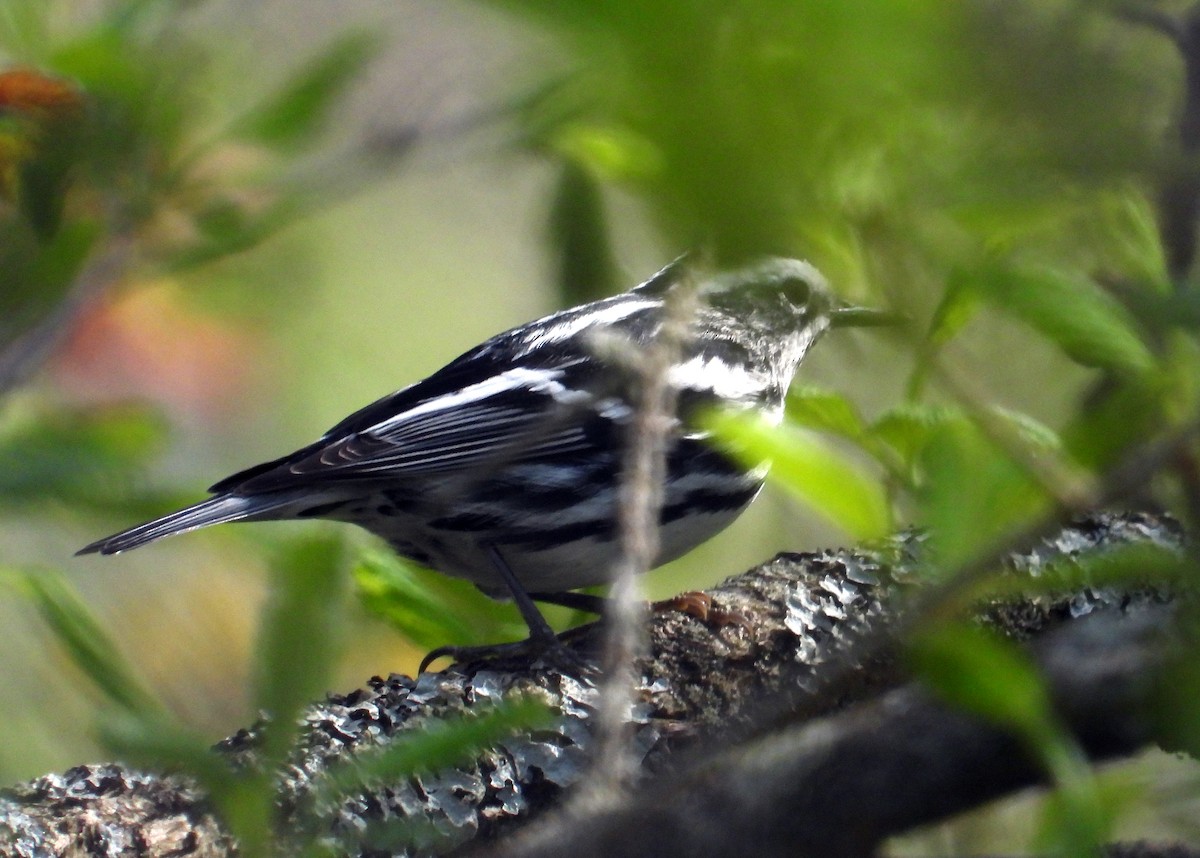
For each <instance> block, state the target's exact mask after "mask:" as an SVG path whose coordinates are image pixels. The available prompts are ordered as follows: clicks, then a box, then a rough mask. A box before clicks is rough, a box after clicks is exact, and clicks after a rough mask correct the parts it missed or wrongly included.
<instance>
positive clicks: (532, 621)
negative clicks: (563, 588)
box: [417, 545, 595, 673]
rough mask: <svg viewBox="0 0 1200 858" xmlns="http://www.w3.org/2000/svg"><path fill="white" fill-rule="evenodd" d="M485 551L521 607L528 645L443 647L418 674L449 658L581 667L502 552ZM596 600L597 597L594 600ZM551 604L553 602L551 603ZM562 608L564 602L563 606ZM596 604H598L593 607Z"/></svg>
mask: <svg viewBox="0 0 1200 858" xmlns="http://www.w3.org/2000/svg"><path fill="white" fill-rule="evenodd" d="M484 551H486V552H487V555H488V557H489V558H491V561H492V565H493V566H494V567H495V568H496V572H498V573H499V575H500V579H501V580H502V581H503V582H504V586H505V587H507V588H508V592H509V594H511V595H512V598H513V601H514V602H515V603H516V605H517V610H519V611H520V612H521V617H522V618H523V619H524V620H525V625H527V626H529V638H528V639H527V640H524V641H519V642H517V643H511V644H491V645H483V646H441V647H438V648H437V649H435V650H432V651H431V652H430V653H429V654H428V655H426V656H425V658H424V659H422V661H421V665H420V667H419V668H418V669H417V672H418V673H423V672H424V671H425V668H427V667H428V666H429V665H430V664H431V663H432V662H433V661H434V660H435V659H439V658H442V657H443V656H448V657H450V658H453V659H454V660H455V661H456V662H463V661H470V660H474V659H481V658H488V657H496V656H515V655H526V656H534V657H536V656H539V655H543V654H547V653H549V654H553V655H554V656H555V657H556V659H557V660H559V661H563V662H566V663H568V664H569V665H570V666H572V667H579V666H580V660H579V659H578V658H577V657H576V656H575V655H574V654H573V653H571V652H570V651H569V650H568V649H567V648H566V647H565V646H564V645H563V643H562V641H560V640H559V639H558V635H556V634H555V633H554V629H552V628H550V624H549V623H548V622H546V618H545V617H543V616H542V612H541V611H539V610H538V607H537V605H535V604H534V601H533V597H531V596H530V594H529V593H528V592H527V591H526V590H525V588H524V587H522V586H521V582H520V581H518V580H517V576H516V575H515V574H513V571H512V569H510V568H509V565H508V563H507V562H505V560H504V558H503V557H502V556H501V554H500V551H499V549H497V548H496V546H494V545H485V546H484ZM550 595H552V596H575V595H577V596H580V597H581V600H582V599H587V598H589V597H587V596H586V595H585V594H582V593H552V594H550ZM592 598H595V597H592ZM547 601H553V600H552V599H551V600H547ZM559 604H561V602H560V603H559ZM591 604H593V606H594V604H595V603H591Z"/></svg>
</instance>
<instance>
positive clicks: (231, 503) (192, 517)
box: [75, 494, 296, 555]
mask: <svg viewBox="0 0 1200 858" xmlns="http://www.w3.org/2000/svg"><path fill="white" fill-rule="evenodd" d="M295 500H296V499H295V498H294V497H291V496H289V495H258V496H250V497H244V496H239V495H234V494H225V495H217V496H216V497H212V498H209V499H208V500H206V501H201V502H200V503H198V504H193V505H192V506H189V507H185V508H184V509H181V510H177V511H176V512H173V513H171V514H170V515H164V516H163V517H162V518H156V519H154V521H148V522H146V523H145V524H139V525H138V526H137V527H131V528H129V530H123V531H121V532H120V533H114V534H113V535H112V536H106V537H104V538H103V539H97V540H96V541H95V542H93V543H91V544H90V545H85V546H84V547H83V548H81V549H79V550H78V551H76V552H75V553H76V554H77V555H79V554H116V553H118V552H121V551H128V550H129V549H131V548H138V547H140V546H142V545H145V544H146V543H148V542H154V541H155V540H156V539H162V538H163V537H164V536H174V535H175V534H177V533H187V532H188V531H192V530H198V529H199V528H201V527H208V526H209V525H210V524H224V523H225V522H227V521H241V520H243V519H248V518H255V519H258V518H264V517H265V518H270V517H272V516H271V513H272V512H274V511H276V510H278V509H279V508H280V507H286V506H290V505H291V504H293V503H294V502H295Z"/></svg>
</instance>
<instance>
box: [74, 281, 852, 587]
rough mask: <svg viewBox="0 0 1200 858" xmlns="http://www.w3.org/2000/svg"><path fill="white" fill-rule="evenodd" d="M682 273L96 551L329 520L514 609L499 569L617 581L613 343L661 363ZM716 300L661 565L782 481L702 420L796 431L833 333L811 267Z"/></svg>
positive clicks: (665, 524) (697, 340)
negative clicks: (602, 343)
mask: <svg viewBox="0 0 1200 858" xmlns="http://www.w3.org/2000/svg"><path fill="white" fill-rule="evenodd" d="M679 268H680V266H679V265H674V266H668V267H667V268H665V269H663V270H662V271H660V272H659V273H658V274H656V275H655V276H654V277H653V278H651V279H650V280H648V281H647V282H645V283H643V284H642V285H640V286H638V287H637V288H635V289H633V290H631V291H630V292H626V293H624V294H621V295H617V296H614V297H612V298H606V299H604V300H600V301H595V302H593V303H590V304H585V305H583V306H580V307H576V308H574V309H570V310H564V311H562V312H558V313H554V314H553V315H550V316H547V317H545V318H543V319H539V320H537V321H535V322H531V323H529V324H527V325H523V326H521V327H518V328H514V329H513V330H511V331H507V332H505V333H502V334H499V335H497V336H495V337H493V338H492V339H490V340H487V341H486V342H484V343H483V344H481V345H479V346H477V347H475V348H474V349H471V350H470V351H468V352H467V353H466V354H464V355H462V356H461V357H459V358H457V359H456V360H454V361H452V362H451V363H450V364H448V365H447V366H445V367H444V368H442V369H441V370H439V371H438V372H436V373H434V374H433V375H431V376H430V377H428V378H426V379H425V380H424V381H420V382H417V383H416V384H413V385H410V386H409V387H406V388H404V389H402V390H399V391H397V392H395V393H393V394H391V395H390V396H386V397H384V398H383V399H380V400H379V401H378V402H375V403H373V404H372V405H368V406H367V407H366V408H363V409H362V410H360V411H357V412H355V413H354V414H352V415H350V416H349V417H347V418H346V419H345V420H343V421H342V422H341V423H338V424H337V425H336V426H334V427H333V428H332V429H330V430H329V431H328V432H327V433H325V435H324V436H323V437H322V438H321V439H320V440H318V441H317V442H316V443H314V444H311V445H309V446H307V447H304V448H303V449H301V450H298V451H296V452H295V453H292V454H291V455H288V456H284V457H283V458H281V459H277V460H275V461H273V462H267V463H264V464H261V465H258V466H256V467H253V468H250V469H248V470H245V471H242V472H240V473H238V474H234V475H233V476H231V477H228V478H226V479H224V480H221V481H220V482H219V483H217V484H216V485H214V486H213V487H212V489H211V491H212V492H213V493H214V495H215V496H214V497H212V498H210V499H208V500H206V501H203V502H201V503H198V504H196V505H195V506H191V507H188V508H186V509H183V510H180V511H178V512H175V513H172V514H170V515H167V516H164V517H163V518H160V519H157V520H155V521H151V522H148V523H146V524H142V525H139V526H137V527H134V528H132V529H130V530H127V531H124V532H122V533H118V534H116V535H114V536H110V537H107V538H105V539H101V540H99V541H97V542H94V543H92V544H91V545H88V546H87V547H86V548H84V549H83V550H82V551H81V552H80V553H90V552H99V553H101V554H115V553H117V552H120V551H125V550H128V549H131V548H137V547H138V546H140V545H144V544H146V543H148V542H152V541H154V540H156V539H160V538H162V537H164V536H170V535H173V534H176V533H184V532H187V531H190V530H195V529H197V528H200V527H205V526H207V525H210V524H220V523H223V522H227V521H261V520H270V519H293V518H309V517H312V518H329V519H336V520H339V521H347V522H352V523H354V524H358V525H361V526H362V527H365V528H367V529H368V530H370V531H372V532H374V533H376V534H378V535H380V536H382V537H383V538H384V539H386V540H387V541H388V542H389V543H391V545H392V546H393V547H394V548H395V549H396V550H397V551H398V552H399V553H400V554H402V555H404V556H406V557H409V558H412V559H413V560H416V561H418V562H420V563H422V564H426V565H428V566H430V567H432V568H434V569H437V570H439V571H441V572H443V573H445V574H447V575H453V576H457V577H461V578H466V579H469V580H471V581H473V582H474V583H475V584H477V585H478V586H479V587H480V588H481V589H483V590H484V591H485V592H487V593H489V594H492V595H496V596H501V595H508V594H509V591H508V588H507V587H506V586H505V581H504V580H503V579H502V577H501V576H500V575H498V573H497V563H498V562H499V563H503V564H506V565H507V567H508V568H509V569H510V570H511V572H512V573H513V575H515V578H516V580H517V581H518V582H519V585H520V586H521V587H523V588H524V589H525V590H526V591H529V592H539V591H547V592H560V591H565V590H572V589H576V588H579V587H584V586H587V585H591V584H597V583H602V582H604V581H606V580H607V579H608V576H609V574H610V566H611V564H612V561H613V560H614V558H615V557H616V554H617V547H616V538H615V524H614V520H615V503H616V501H615V498H616V493H617V489H618V481H619V472H620V469H621V464H622V455H623V454H622V449H623V442H624V437H625V434H626V433H625V428H626V426H627V425H628V424H629V422H630V418H631V416H632V406H631V404H630V402H631V397H632V395H633V394H632V384H631V382H630V381H629V373H628V371H627V370H626V369H622V367H620V366H618V365H616V364H615V363H614V362H613V361H611V360H605V359H604V358H603V357H602V356H601V353H602V352H603V349H597V347H596V346H597V343H596V341H595V340H596V337H595V334H596V332H597V331H608V332H612V333H613V334H615V335H619V336H622V337H624V338H627V340H628V341H629V343H630V344H631V346H632V348H634V349H636V348H639V347H644V346H645V345H646V344H647V343H649V342H650V341H651V340H652V339H653V338H654V337H655V335H656V333H657V331H658V330H659V328H660V326H661V323H662V317H663V306H664V302H663V298H664V295H665V294H666V291H667V290H668V289H669V288H670V286H671V285H672V282H673V281H674V280H675V279H677V277H678V274H679ZM700 296H701V301H702V303H701V306H700V309H699V310H698V313H697V316H696V318H695V320H694V323H693V326H692V335H691V337H690V339H689V340H688V341H687V342H686V344H685V345H684V355H683V360H682V361H681V362H680V363H679V364H678V365H677V366H675V367H674V368H673V369H672V371H671V373H670V376H669V378H670V381H671V383H672V384H673V385H674V386H675V387H676V389H677V391H678V402H679V409H680V413H681V415H683V418H684V419H682V420H681V421H680V422H679V423H678V425H677V426H676V430H677V431H676V432H675V433H674V437H673V441H672V443H671V444H670V446H669V449H668V459H667V468H666V473H667V478H666V481H665V485H664V489H663V490H664V494H663V501H664V502H663V510H662V521H661V533H660V537H661V546H662V550H661V555H660V557H659V561H660V562H666V561H668V560H670V559H673V558H675V557H678V556H679V555H681V554H683V553H685V552H686V551H688V550H690V549H691V548H693V547H695V546H696V545H699V544H700V543H701V542H704V541H705V540H707V539H708V538H709V537H711V536H713V535H714V534H716V533H717V532H718V531H720V530H721V529H722V528H724V527H725V526H726V525H728V524H729V523H730V522H731V521H733V520H734V519H735V518H736V517H737V516H738V515H739V514H740V513H741V512H742V511H743V510H744V509H745V508H746V506H747V505H748V504H749V503H750V502H751V500H753V499H754V496H755V495H756V494H757V493H758V491H759V489H760V488H761V486H762V480H763V477H764V476H765V474H764V471H763V469H758V470H756V471H753V472H748V471H746V470H745V469H743V468H741V467H739V466H738V465H736V464H734V463H733V462H732V461H731V460H730V459H729V458H727V457H726V456H724V455H722V454H721V453H719V452H717V451H715V450H714V449H713V448H711V447H710V446H709V445H708V444H707V442H706V437H705V435H704V433H703V432H701V431H698V430H696V429H694V428H691V427H689V426H687V424H686V416H687V414H688V413H689V412H691V411H692V410H693V409H695V408H696V407H697V406H700V405H711V404H724V405H731V406H735V407H754V408H759V409H762V410H764V411H766V412H768V413H770V414H773V415H780V414H781V413H782V408H783V399H784V395H785V393H786V391H787V387H788V384H789V383H790V381H791V378H792V375H793V373H794V372H795V370H796V367H797V366H798V364H799V363H800V360H801V358H803V356H804V354H805V352H806V351H807V350H808V348H809V347H810V346H811V345H812V344H813V342H814V341H815V340H816V339H817V338H818V337H819V336H820V335H821V333H822V332H823V331H824V330H825V329H826V328H827V327H828V326H829V323H830V315H831V301H830V298H829V296H828V294H827V292H826V291H825V287H824V282H823V279H822V278H821V275H820V274H819V273H818V272H817V271H816V269H815V268H813V267H812V266H811V265H808V264H807V263H804V262H799V261H796V260H789V259H770V260H766V261H764V262H761V263H759V264H758V265H756V266H754V267H751V268H749V269H746V270H743V271H740V272H735V273H732V274H727V275H724V276H721V277H717V278H714V279H713V280H711V281H709V282H707V283H705V284H702V285H701V287H700ZM497 557H498V558H500V559H499V560H498V559H497Z"/></svg>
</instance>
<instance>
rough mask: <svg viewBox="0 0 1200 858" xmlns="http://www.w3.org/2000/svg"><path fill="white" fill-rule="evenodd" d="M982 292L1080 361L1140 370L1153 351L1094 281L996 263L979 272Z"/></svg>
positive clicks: (1045, 269) (1149, 366) (1148, 367)
mask: <svg viewBox="0 0 1200 858" xmlns="http://www.w3.org/2000/svg"><path fill="white" fill-rule="evenodd" d="M977 282H978V284H979V288H980V289H981V292H982V294H983V295H984V296H985V297H987V298H988V299H989V300H990V301H992V302H993V303H994V304H996V305H997V306H999V307H1000V308H1002V309H1004V310H1005V311H1006V312H1009V313H1012V314H1013V315H1015V316H1017V317H1018V318H1020V319H1022V320H1023V321H1025V322H1026V323H1027V324H1029V325H1030V326H1032V327H1033V328H1034V329H1036V330H1038V331H1040V332H1041V333H1042V334H1044V335H1045V336H1047V337H1048V338H1049V339H1050V340H1052V341H1053V342H1054V343H1056V344H1057V345H1058V347H1059V348H1061V349H1062V350H1063V352H1065V353H1066V355H1067V356H1068V357H1070V358H1071V359H1072V360H1074V361H1076V362H1077V363H1080V364H1083V365H1084V366H1092V367H1100V368H1103V369H1108V370H1112V371H1113V372H1116V373H1121V374H1125V375H1134V376H1137V375H1143V374H1146V373H1148V372H1149V371H1150V370H1152V369H1153V368H1154V367H1155V360H1154V356H1153V355H1152V354H1151V353H1150V350H1149V348H1147V346H1146V344H1145V343H1143V342H1142V340H1141V338H1140V337H1139V336H1138V334H1137V332H1136V329H1135V327H1134V324H1133V320H1132V318H1131V317H1130V315H1129V313H1128V312H1126V311H1125V309H1124V308H1123V307H1121V305H1120V304H1118V303H1117V302H1116V300H1114V299H1113V298H1112V297H1111V296H1110V295H1108V294H1107V293H1106V292H1105V291H1104V290H1103V289H1102V288H1101V287H1100V286H1099V285H1098V284H1097V283H1095V282H1094V281H1092V280H1090V279H1088V278H1086V277H1083V276H1081V275H1078V274H1074V273H1070V272H1066V271H1059V270H1056V269H1053V268H1049V267H1045V266H1034V265H1021V264H1011V265H997V266H993V267H991V268H987V269H985V270H983V271H982V272H980V274H979V279H978V281H977Z"/></svg>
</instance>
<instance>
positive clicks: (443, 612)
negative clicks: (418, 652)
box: [354, 551, 525, 649]
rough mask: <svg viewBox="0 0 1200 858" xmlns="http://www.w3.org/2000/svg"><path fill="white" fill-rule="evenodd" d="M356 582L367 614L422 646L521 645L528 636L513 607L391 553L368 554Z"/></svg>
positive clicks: (376, 552) (357, 572) (357, 569)
mask: <svg viewBox="0 0 1200 858" xmlns="http://www.w3.org/2000/svg"><path fill="white" fill-rule="evenodd" d="M354 582H355V585H356V587H357V590H358V597H359V600H360V601H361V602H362V604H363V606H364V607H366V609H367V610H368V611H370V612H371V613H373V614H375V615H376V616H379V617H381V618H382V619H383V620H384V621H385V622H387V623H388V624H389V625H391V626H392V627H393V628H395V629H397V630H398V631H399V632H400V633H401V634H403V635H404V636H405V637H407V638H408V639H409V640H411V641H412V642H413V643H415V644H417V645H419V646H422V647H426V648H430V649H432V648H433V647H438V646H442V645H444V644H446V643H447V642H448V641H452V642H454V643H456V644H463V645H473V644H485V643H495V642H496V641H498V640H517V639H519V638H520V637H521V636H522V635H523V634H524V632H525V626H524V624H523V623H522V622H521V621H520V619H519V618H518V616H517V614H516V611H515V609H513V608H512V606H509V605H502V604H498V603H497V602H496V601H495V600H493V599H490V598H488V597H487V596H485V595H483V594H482V593H481V592H479V590H478V589H477V588H476V587H474V586H473V585H471V584H469V583H467V582H466V581H458V580H455V579H452V578H448V577H446V576H445V575H441V574H439V573H437V572H433V571H431V570H428V569H421V568H418V567H416V566H413V565H412V564H410V563H407V562H405V561H404V560H402V559H400V558H398V557H396V556H395V555H394V554H392V553H391V552H383V551H369V552H366V553H364V554H363V556H362V557H361V559H360V560H359V562H358V564H357V565H356V566H355V567H354Z"/></svg>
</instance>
